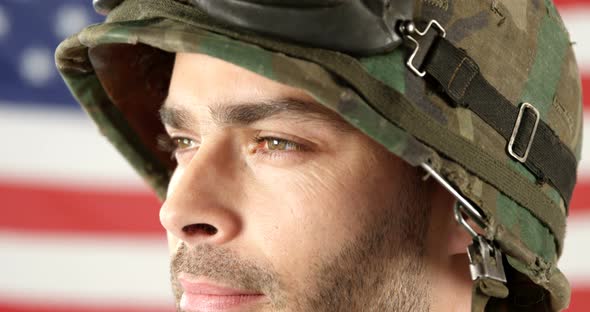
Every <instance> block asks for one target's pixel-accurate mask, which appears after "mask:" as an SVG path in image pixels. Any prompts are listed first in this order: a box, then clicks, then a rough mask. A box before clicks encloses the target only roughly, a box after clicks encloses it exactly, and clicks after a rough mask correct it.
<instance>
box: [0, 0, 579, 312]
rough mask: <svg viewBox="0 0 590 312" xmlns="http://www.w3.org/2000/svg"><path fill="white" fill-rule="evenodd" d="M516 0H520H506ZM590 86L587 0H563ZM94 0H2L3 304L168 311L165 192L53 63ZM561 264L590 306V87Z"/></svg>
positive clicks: (14, 310)
mask: <svg viewBox="0 0 590 312" xmlns="http://www.w3.org/2000/svg"><path fill="white" fill-rule="evenodd" d="M506 1H513V0H506ZM556 3H557V5H558V8H559V10H560V12H561V14H562V17H563V19H564V21H565V23H566V25H567V26H568V28H569V31H570V34H571V37H572V40H573V41H575V42H576V43H575V46H574V48H575V50H576V54H577V57H578V63H579V65H580V67H581V73H582V79H583V87H584V89H585V93H586V94H590V1H587V0H558V1H556ZM101 19H102V18H101V17H100V16H98V15H97V14H96V13H94V11H93V10H92V6H91V1H90V0H52V1H47V0H44V1H42V0H27V1H24V0H0V146H1V150H0V205H1V207H2V209H1V210H0V211H1V214H0V311H3V312H29V311H41V312H44V311H53V312H66V311H68V312H74V311H76V312H79V311H87V312H92V311H107V312H133V311H138V312H139V311H144V312H146V311H147V312H150V311H154V312H155V311H172V310H173V308H174V304H173V299H172V293H171V291H170V286H169V282H168V256H167V254H168V252H167V247H166V242H165V235H164V231H163V229H162V227H161V226H160V225H159V222H158V209H159V205H160V204H159V202H158V200H157V199H156V198H155V196H154V195H153V194H152V193H151V192H150V190H149V189H148V188H147V186H145V184H144V183H143V182H142V181H141V180H140V179H139V178H138V177H137V176H136V174H135V173H134V172H133V171H132V169H131V168H130V167H129V166H128V165H127V164H126V163H125V161H124V160H123V159H122V158H121V157H120V156H119V155H118V154H117V152H116V151H115V150H114V148H113V147H111V146H110V145H109V144H108V143H107V142H106V141H105V140H104V139H103V138H102V137H101V136H100V135H99V133H98V131H97V130H96V128H95V126H94V125H93V124H92V123H91V121H90V120H89V118H87V117H86V116H85V115H84V113H83V112H82V111H81V110H80V109H79V107H78V105H77V104H76V103H75V101H74V100H73V99H72V97H71V96H70V94H69V93H68V91H67V89H66V87H65V86H64V84H63V82H62V81H61V79H60V77H59V75H58V73H57V71H56V70H55V68H54V62H53V51H54V50H55V47H56V46H57V44H58V42H60V41H61V40H62V39H63V38H65V37H66V36H69V35H71V34H73V33H75V32H77V31H79V30H80V29H81V28H83V27H84V26H86V25H88V24H91V23H96V22H100V21H101ZM585 111H586V114H585V120H587V121H588V122H587V126H586V129H585V131H584V138H585V141H588V142H584V149H583V155H584V156H585V157H586V158H587V159H584V160H583V161H582V163H581V165H580V174H579V178H578V179H579V185H578V187H577V188H576V190H575V194H574V198H573V201H572V204H571V210H570V211H571V214H570V218H569V225H568V235H567V238H566V243H565V251H564V255H563V257H562V259H561V262H560V264H561V265H560V267H561V268H562V269H563V271H564V272H565V274H566V275H567V276H568V277H569V279H570V281H571V283H572V286H573V295H572V303H571V306H570V308H569V310H568V311H576V312H581V311H589V310H590V248H589V247H590V141H589V140H590V97H589V96H586V99H585Z"/></svg>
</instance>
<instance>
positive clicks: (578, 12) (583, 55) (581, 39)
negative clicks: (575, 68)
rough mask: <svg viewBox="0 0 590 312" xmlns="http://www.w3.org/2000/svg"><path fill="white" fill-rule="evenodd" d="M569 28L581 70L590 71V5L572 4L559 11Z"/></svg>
mask: <svg viewBox="0 0 590 312" xmlns="http://www.w3.org/2000/svg"><path fill="white" fill-rule="evenodd" d="M559 14H560V15H561V17H562V19H563V23H564V24H565V26H566V28H567V30H568V31H569V33H570V39H571V40H572V42H573V43H574V51H575V53H576V58H577V61H578V65H579V66H580V72H582V71H584V72H590V40H589V39H590V38H589V37H588V32H590V19H589V18H590V7H589V6H588V5H584V6H572V7H567V8H565V9H563V10H560V11H559Z"/></svg>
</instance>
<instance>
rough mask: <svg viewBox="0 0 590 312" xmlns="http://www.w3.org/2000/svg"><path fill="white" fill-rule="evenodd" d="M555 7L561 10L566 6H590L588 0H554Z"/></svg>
mask: <svg viewBox="0 0 590 312" xmlns="http://www.w3.org/2000/svg"><path fill="white" fill-rule="evenodd" d="M553 3H555V5H556V6H558V7H559V9H561V8H562V7H566V6H587V5H590V3H589V1H588V0H554V1H553Z"/></svg>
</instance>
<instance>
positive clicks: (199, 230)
mask: <svg viewBox="0 0 590 312" xmlns="http://www.w3.org/2000/svg"><path fill="white" fill-rule="evenodd" d="M182 231H183V232H185V233H186V234H188V235H194V234H206V235H215V234H217V228H216V227H214V226H212V225H210V224H206V223H197V224H190V225H186V226H184V227H183V228H182Z"/></svg>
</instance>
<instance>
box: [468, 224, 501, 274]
mask: <svg viewBox="0 0 590 312" xmlns="http://www.w3.org/2000/svg"><path fill="white" fill-rule="evenodd" d="M467 254H468V256H469V271H470V272H471V279H472V280H474V281H475V280H477V279H478V278H489V279H493V280H496V281H500V282H503V283H506V273H505V272H504V264H503V263H502V252H500V250H499V249H497V248H495V247H494V246H493V245H492V244H491V243H489V242H488V240H487V239H485V238H484V237H482V236H481V235H478V236H476V237H474V238H473V243H472V244H471V245H469V247H468V248H467Z"/></svg>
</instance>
